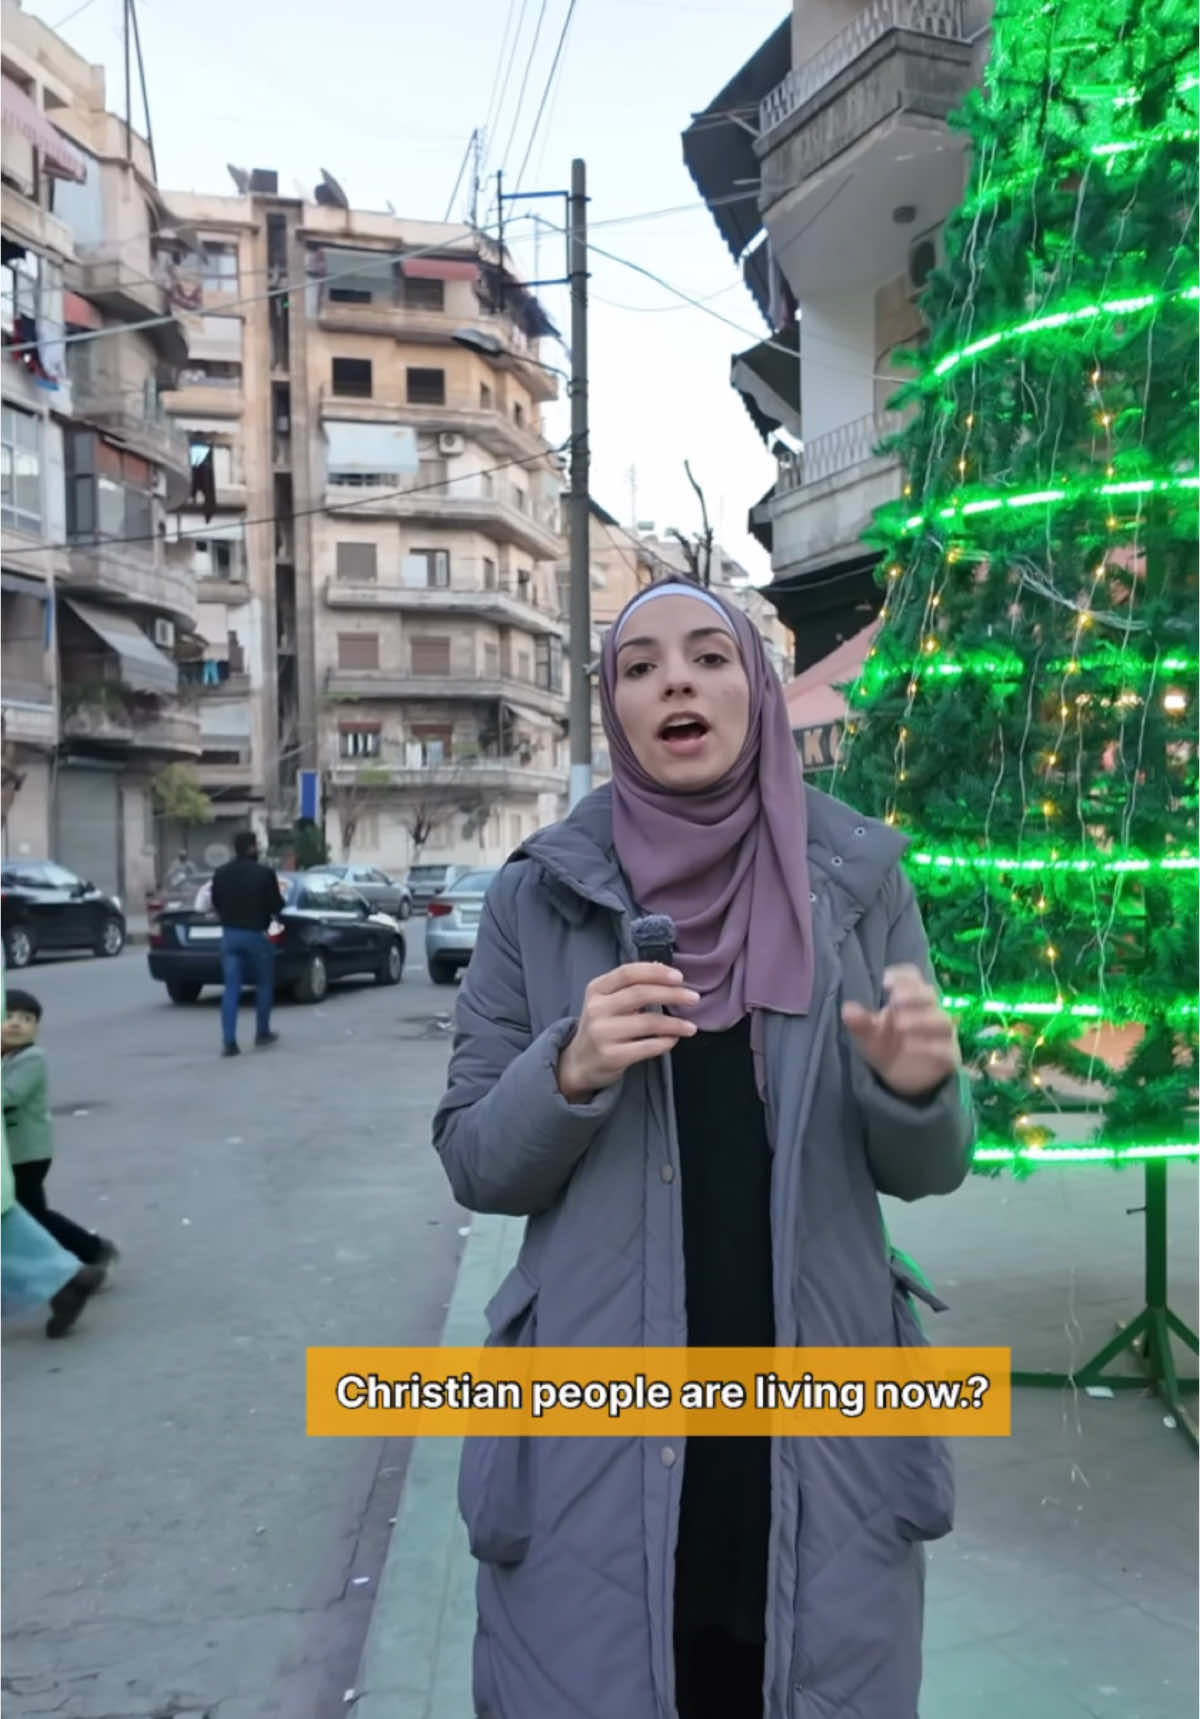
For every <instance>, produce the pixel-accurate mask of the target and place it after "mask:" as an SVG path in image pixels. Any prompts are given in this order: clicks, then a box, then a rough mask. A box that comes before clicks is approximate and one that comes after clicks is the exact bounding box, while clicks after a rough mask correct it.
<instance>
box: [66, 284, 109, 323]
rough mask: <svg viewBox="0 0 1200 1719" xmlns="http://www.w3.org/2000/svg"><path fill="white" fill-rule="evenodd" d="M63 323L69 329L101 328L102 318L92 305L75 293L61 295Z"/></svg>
mask: <svg viewBox="0 0 1200 1719" xmlns="http://www.w3.org/2000/svg"><path fill="white" fill-rule="evenodd" d="M63 321H64V322H65V323H66V324H67V326H68V327H69V328H103V327H104V318H103V317H102V316H101V315H100V312H99V311H98V310H97V309H96V307H95V305H94V304H89V303H88V301H87V299H86V298H80V296H79V294H78V293H77V292H65V293H64V294H63Z"/></svg>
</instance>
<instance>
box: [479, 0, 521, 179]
mask: <svg viewBox="0 0 1200 1719" xmlns="http://www.w3.org/2000/svg"><path fill="white" fill-rule="evenodd" d="M528 3H529V0H521V9H520V11H519V12H518V14H517V27H516V29H515V31H514V32H513V39H512V44H511V46H510V47H509V50H508V64H507V65H506V66H505V68H504V78H503V81H502V84H501V89H500V100H499V102H498V103H497V105H496V117H495V119H494V120H493V121H492V124H493V127H494V128H495V130H496V131H499V129H500V116H501V115H502V114H503V112H504V103H505V100H506V98H507V96H508V85H509V80H510V79H511V77H512V74H513V67H514V66H515V65H516V63H517V49H518V47H519V46H520V43H521V31H522V30H523V29H524V27H525V8H526V6H527V5H528ZM501 54H502V55H503V49H501ZM493 141H494V139H493V136H492V133H491V132H489V133H488V138H487V148H486V149H485V150H484V158H483V160H482V161H481V162H480V164H479V171H480V174H481V175H482V174H483V173H484V172H485V171H486V170H487V166H488V162H489V161H490V160H491V156H492V144H493Z"/></svg>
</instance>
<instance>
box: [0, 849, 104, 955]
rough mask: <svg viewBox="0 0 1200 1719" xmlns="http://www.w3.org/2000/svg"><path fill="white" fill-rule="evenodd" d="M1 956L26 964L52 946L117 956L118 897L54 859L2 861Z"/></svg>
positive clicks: (0, 886)
mask: <svg viewBox="0 0 1200 1719" xmlns="http://www.w3.org/2000/svg"><path fill="white" fill-rule="evenodd" d="M0 913H2V915H3V936H4V959H5V961H6V962H7V963H8V965H9V966H10V967H28V965H29V963H30V962H31V961H32V960H34V958H35V957H36V956H37V955H39V954H43V953H47V952H49V951H50V950H56V949H90V950H91V951H92V953H93V954H94V955H119V954H120V953H121V951H122V949H124V947H125V913H124V910H123V909H122V906H121V901H120V897H119V896H115V895H106V894H105V893H104V891H103V890H101V889H97V888H96V886H95V884H94V883H88V882H87V881H86V879H84V878H82V877H80V876H78V874H77V873H76V872H73V871H68V870H67V868H66V866H65V865H57V864H56V863H55V861H54V860H5V862H4V866H3V871H2V873H0Z"/></svg>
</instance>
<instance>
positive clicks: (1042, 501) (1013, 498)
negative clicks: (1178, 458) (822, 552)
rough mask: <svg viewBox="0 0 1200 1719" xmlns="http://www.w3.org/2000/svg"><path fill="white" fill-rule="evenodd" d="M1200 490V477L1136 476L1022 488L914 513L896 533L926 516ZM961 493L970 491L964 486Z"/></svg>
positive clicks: (905, 532) (911, 527)
mask: <svg viewBox="0 0 1200 1719" xmlns="http://www.w3.org/2000/svg"><path fill="white" fill-rule="evenodd" d="M1197 491H1200V477H1185V478H1136V479H1130V480H1128V481H1126V482H1123V483H1099V484H1088V483H1081V484H1072V485H1071V486H1070V487H1069V488H1067V489H1033V490H1023V491H1021V492H1020V493H1019V494H1017V495H1010V496H1002V495H989V496H980V497H977V498H976V499H975V500H972V501H954V502H951V503H949V505H947V506H943V507H939V508H937V510H936V512H932V513H913V514H910V515H909V517H908V518H907V519H906V520H905V521H904V524H903V525H902V526H901V527H900V528H899V530H898V532H897V535H898V536H900V537H909V536H911V535H912V534H913V533H914V532H915V531H917V530H919V529H920V527H921V526H923V525H924V524H925V523H926V521H927V520H930V519H936V520H956V519H965V518H967V517H968V516H969V515H972V514H978V513H995V512H996V511H997V510H998V509H1001V508H1003V509H1009V510H1016V509H1020V508H1025V507H1037V506H1046V507H1056V506H1057V505H1058V503H1059V502H1062V501H1086V500H1090V499H1091V498H1092V497H1094V496H1105V497H1113V496H1122V495H1169V494H1175V495H1184V494H1188V493H1191V494H1192V495H1195V494H1196V492H1197ZM963 493H964V495H969V494H971V492H970V491H969V490H965V491H964V492H963Z"/></svg>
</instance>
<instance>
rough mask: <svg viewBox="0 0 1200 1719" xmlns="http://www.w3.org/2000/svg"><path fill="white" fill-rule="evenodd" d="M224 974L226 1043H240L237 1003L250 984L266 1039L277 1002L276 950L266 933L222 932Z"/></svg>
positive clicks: (223, 1005) (231, 930)
mask: <svg viewBox="0 0 1200 1719" xmlns="http://www.w3.org/2000/svg"><path fill="white" fill-rule="evenodd" d="M221 971H222V973H223V974H224V975H225V995H224V996H223V997H222V998H221V1033H222V1036H223V1037H224V1040H225V1043H226V1044H227V1045H235V1044H236V1043H237V1020H238V1004H239V1002H240V1001H241V996H242V987H243V985H245V984H247V983H249V984H252V985H253V986H254V1006H255V1010H256V1012H257V1015H258V1036H259V1038H260V1039H261V1038H265V1036H266V1035H267V1033H269V1032H270V1030H271V1004H272V1003H273V1002H274V1001H275V948H274V945H273V944H272V942H271V940H270V938H269V937H268V936H267V934H266V932H265V931H235V930H233V929H232V928H228V927H227V928H226V929H225V930H224V931H223V932H222V933H221Z"/></svg>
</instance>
